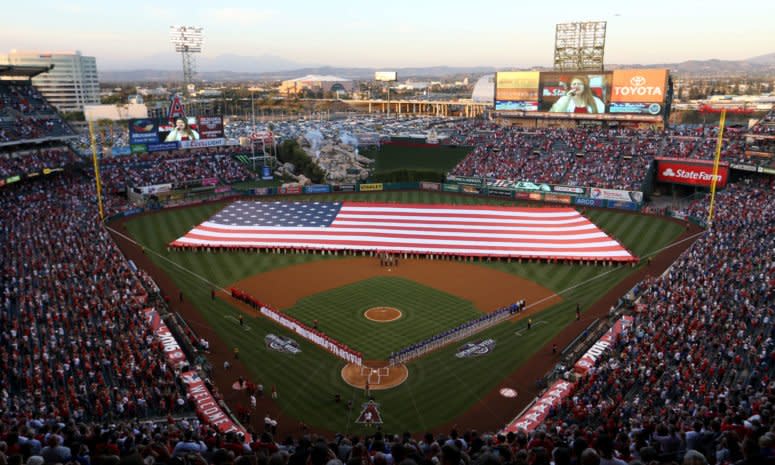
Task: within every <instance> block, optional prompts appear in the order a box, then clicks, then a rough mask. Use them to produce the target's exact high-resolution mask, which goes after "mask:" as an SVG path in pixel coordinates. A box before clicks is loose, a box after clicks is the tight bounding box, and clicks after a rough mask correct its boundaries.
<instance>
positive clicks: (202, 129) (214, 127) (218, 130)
mask: <svg viewBox="0 0 775 465" xmlns="http://www.w3.org/2000/svg"><path fill="white" fill-rule="evenodd" d="M197 126H198V127H199V137H201V138H202V139H219V138H222V137H223V117H222V116H200V117H198V118H197Z"/></svg>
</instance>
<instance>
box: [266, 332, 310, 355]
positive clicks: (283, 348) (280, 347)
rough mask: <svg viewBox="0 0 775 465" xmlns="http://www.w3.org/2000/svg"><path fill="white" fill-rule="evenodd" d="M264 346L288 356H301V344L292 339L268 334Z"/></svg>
mask: <svg viewBox="0 0 775 465" xmlns="http://www.w3.org/2000/svg"><path fill="white" fill-rule="evenodd" d="M264 344H266V347H267V348H269V349H272V350H275V351H277V352H283V353H286V354H294V355H295V354H300V353H301V349H299V344H298V343H297V342H296V341H294V340H293V339H290V338H285V337H282V336H278V335H276V334H267V335H266V337H264Z"/></svg>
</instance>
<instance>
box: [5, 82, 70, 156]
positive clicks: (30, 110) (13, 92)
mask: <svg viewBox="0 0 775 465" xmlns="http://www.w3.org/2000/svg"><path fill="white" fill-rule="evenodd" d="M74 135H75V134H74V132H73V130H72V129H71V128H70V126H69V125H68V124H67V123H65V122H64V121H63V120H62V118H60V117H59V114H58V113H57V112H56V110H54V108H53V107H52V106H50V105H49V104H48V102H46V100H45V99H44V98H43V96H42V95H40V92H38V90H37V89H35V88H34V87H33V86H31V85H29V84H22V83H19V82H18V81H8V82H5V81H0V143H2V142H13V141H24V140H33V139H41V138H50V137H54V138H56V137H62V136H74Z"/></svg>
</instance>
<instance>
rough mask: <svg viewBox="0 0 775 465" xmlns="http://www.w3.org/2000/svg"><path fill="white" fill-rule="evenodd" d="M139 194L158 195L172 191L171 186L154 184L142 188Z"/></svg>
mask: <svg viewBox="0 0 775 465" xmlns="http://www.w3.org/2000/svg"><path fill="white" fill-rule="evenodd" d="M139 189H140V193H141V194H145V195H150V194H160V193H162V192H169V191H171V190H172V184H154V185H153V186H142V187H140V188H139Z"/></svg>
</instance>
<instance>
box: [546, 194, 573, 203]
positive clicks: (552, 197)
mask: <svg viewBox="0 0 775 465" xmlns="http://www.w3.org/2000/svg"><path fill="white" fill-rule="evenodd" d="M544 202H552V203H561V204H564V205H570V195H559V194H544Z"/></svg>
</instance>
